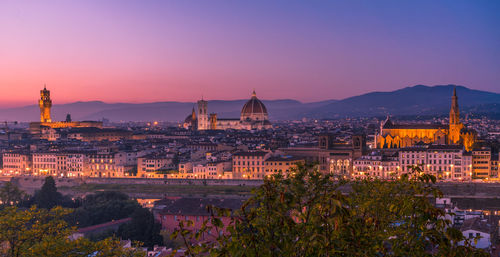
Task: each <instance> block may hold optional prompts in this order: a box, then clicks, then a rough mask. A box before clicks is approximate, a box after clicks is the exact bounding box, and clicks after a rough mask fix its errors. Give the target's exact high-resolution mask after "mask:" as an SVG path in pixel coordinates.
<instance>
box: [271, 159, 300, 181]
mask: <svg viewBox="0 0 500 257" xmlns="http://www.w3.org/2000/svg"><path fill="white" fill-rule="evenodd" d="M304 163H305V161H304V158H299V157H293V156H273V157H269V158H267V159H266V160H265V161H264V169H265V171H266V176H270V175H273V174H278V173H279V172H281V173H282V174H289V173H291V172H293V170H294V169H295V168H297V165H299V164H304Z"/></svg>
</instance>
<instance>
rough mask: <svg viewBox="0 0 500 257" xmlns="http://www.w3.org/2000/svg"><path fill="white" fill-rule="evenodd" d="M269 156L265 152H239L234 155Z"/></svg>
mask: <svg viewBox="0 0 500 257" xmlns="http://www.w3.org/2000/svg"><path fill="white" fill-rule="evenodd" d="M266 154H268V153H267V152H263V151H256V152H237V153H235V154H233V156H264V155H266Z"/></svg>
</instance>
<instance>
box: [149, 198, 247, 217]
mask: <svg viewBox="0 0 500 257" xmlns="http://www.w3.org/2000/svg"><path fill="white" fill-rule="evenodd" d="M244 202H245V199H234V198H227V199H225V198H189V197H184V198H180V199H163V200H160V201H157V202H155V205H158V206H161V207H162V209H161V211H160V213H161V214H170V215H194V216H195V215H200V216H203V215H209V213H208V210H207V206H215V207H218V208H225V209H231V210H237V209H240V208H241V206H242V205H243V203H244Z"/></svg>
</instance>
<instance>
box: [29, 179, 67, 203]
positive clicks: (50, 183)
mask: <svg viewBox="0 0 500 257" xmlns="http://www.w3.org/2000/svg"><path fill="white" fill-rule="evenodd" d="M33 200H34V204H36V205H37V206H38V207H40V208H46V209H50V208H52V207H54V206H57V205H61V203H62V202H63V196H62V194H61V193H59V192H57V187H56V182H55V180H54V178H53V177H52V176H48V177H46V178H45V182H44V183H43V185H42V188H41V189H40V190H39V191H37V192H35V195H34V197H33Z"/></svg>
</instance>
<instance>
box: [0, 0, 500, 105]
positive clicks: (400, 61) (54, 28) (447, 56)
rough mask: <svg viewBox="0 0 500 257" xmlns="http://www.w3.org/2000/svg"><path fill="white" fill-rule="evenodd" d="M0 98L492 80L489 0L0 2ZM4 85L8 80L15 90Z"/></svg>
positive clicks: (334, 95)
mask: <svg viewBox="0 0 500 257" xmlns="http://www.w3.org/2000/svg"><path fill="white" fill-rule="evenodd" d="M0 7H1V8H0V29H1V30H2V31H3V32H4V35H3V37H2V41H1V42H0V54H1V55H2V59H0V85H1V87H2V89H4V94H2V96H0V100H1V104H0V107H13V106H23V105H32V104H34V103H35V100H36V98H34V97H33V96H32V95H31V94H26V92H33V91H38V90H39V89H40V88H41V87H42V86H43V84H47V87H49V88H50V89H51V90H52V91H53V92H57V99H58V101H57V103H68V102H75V101H92V100H100V101H104V102H131V103H144V102H157V101H188V102H192V101H195V100H197V99H199V98H201V96H204V97H205V98H207V99H247V98H248V96H249V95H250V93H251V90H252V89H255V90H256V91H257V92H258V94H259V96H260V97H261V98H262V99H297V100H300V101H303V102H312V101H320V100H327V99H343V98H346V97H350V96H355V95H360V94H363V93H367V92H372V91H392V90H396V89H399V88H403V87H407V86H413V85H417V84H424V85H438V84H441V85H443V84H457V85H464V86H467V87H469V88H472V89H477V90H484V91H491V92H498V89H497V88H498V85H497V84H498V81H499V79H500V75H499V74H498V72H497V71H498V68H499V67H500V58H498V57H500V51H499V50H498V48H497V47H496V45H497V44H498V42H500V32H499V31H498V30H497V29H496V28H497V27H498V25H500V18H499V17H498V15H496V13H498V10H499V9H500V8H499V7H500V4H498V3H496V2H489V3H479V2H474V3H470V2H469V3H467V2H456V1H454V2H453V3H451V2H446V1H444V2H441V3H435V2H431V1H424V2H421V1H420V2H418V3H394V2H390V1H382V2H377V3H372V2H364V1H360V2H349V3H340V2H328V3H320V2H317V3H312V4H307V5H306V4H303V3H299V2H289V1H287V2H286V3H284V2H274V3H266V2H252V3H243V2H240V3H232V2H225V1H215V2H210V3H202V2H197V3H194V2H191V3H186V2H167V3H165V2H156V1H152V2H149V3H147V4H137V3H136V2H131V1H120V2H116V1H111V2H106V3H102V2H96V1H86V2H71V3H69V2H55V1H50V2H44V3H43V4H42V3H39V2H34V1H33V2H27V1H15V2H14V1H12V2H10V1H6V2H2V3H0ZM14 89H15V90H14Z"/></svg>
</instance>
